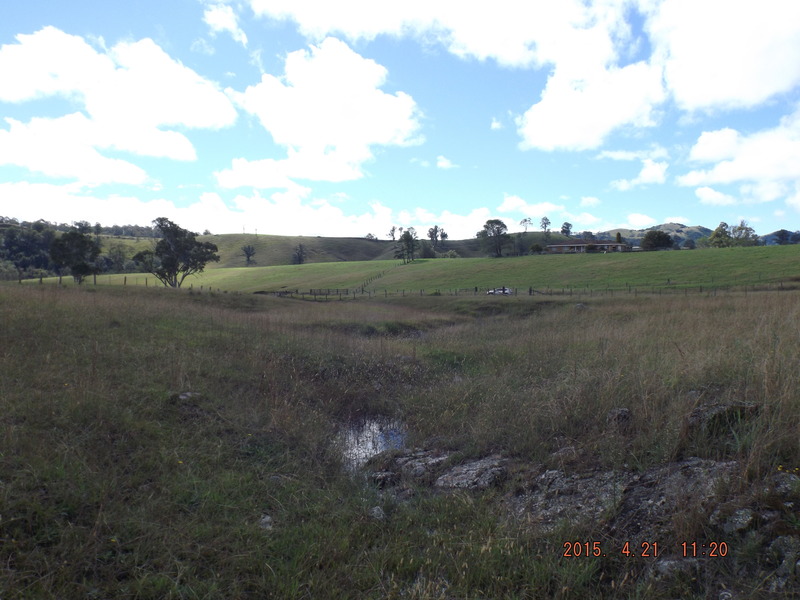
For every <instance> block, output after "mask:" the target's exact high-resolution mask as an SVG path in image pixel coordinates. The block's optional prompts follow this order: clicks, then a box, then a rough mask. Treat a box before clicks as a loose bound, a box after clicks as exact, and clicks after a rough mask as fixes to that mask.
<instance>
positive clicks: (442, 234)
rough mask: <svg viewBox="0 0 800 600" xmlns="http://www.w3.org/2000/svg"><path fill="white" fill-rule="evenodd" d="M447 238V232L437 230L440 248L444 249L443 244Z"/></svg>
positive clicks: (440, 229)
mask: <svg viewBox="0 0 800 600" xmlns="http://www.w3.org/2000/svg"><path fill="white" fill-rule="evenodd" d="M449 237H450V236H449V235H447V232H446V231H445V230H444V229H442V228H441V227H440V228H439V241H440V242H441V243H442V247H444V243H445V242H446V241H447V238H449Z"/></svg>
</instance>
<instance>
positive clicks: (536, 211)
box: [497, 194, 564, 219]
mask: <svg viewBox="0 0 800 600" xmlns="http://www.w3.org/2000/svg"><path fill="white" fill-rule="evenodd" d="M497 210H498V211H499V212H501V213H510V212H517V213H521V214H524V215H525V216H526V217H530V218H532V219H538V218H541V217H544V216H546V215H547V213H551V214H553V213H561V212H564V207H563V206H562V205H559V204H553V203H552V202H537V203H536V204H530V203H529V202H527V201H526V200H523V199H522V198H520V197H519V196H515V195H508V194H504V195H503V202H502V203H501V204H500V206H498V207H497Z"/></svg>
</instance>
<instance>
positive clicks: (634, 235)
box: [597, 223, 714, 245]
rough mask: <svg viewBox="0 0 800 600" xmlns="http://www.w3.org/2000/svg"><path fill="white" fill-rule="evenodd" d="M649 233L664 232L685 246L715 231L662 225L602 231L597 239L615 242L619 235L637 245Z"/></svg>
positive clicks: (681, 225)
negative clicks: (688, 241)
mask: <svg viewBox="0 0 800 600" xmlns="http://www.w3.org/2000/svg"><path fill="white" fill-rule="evenodd" d="M648 231H663V232H665V233H668V234H669V235H670V236H671V237H672V240H673V241H674V242H677V243H678V244H679V245H683V243H684V242H685V241H686V240H694V241H697V240H698V239H699V238H702V237H708V236H709V235H711V234H712V233H713V231H714V230H713V229H709V228H708V227H703V226H702V225H692V226H688V225H683V224H682V223H662V224H661V225H654V226H653V227H648V228H647V229H612V230H610V231H602V232H600V233H598V234H597V238H598V239H601V240H613V239H615V238H616V237H617V233H619V234H620V235H621V236H622V237H623V238H624V239H625V241H627V242H629V243H631V244H634V245H636V244H637V243H638V242H639V241H641V239H642V238H643V237H644V236H645V234H646V233H647V232H648Z"/></svg>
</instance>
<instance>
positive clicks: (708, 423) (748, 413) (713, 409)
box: [686, 402, 761, 433]
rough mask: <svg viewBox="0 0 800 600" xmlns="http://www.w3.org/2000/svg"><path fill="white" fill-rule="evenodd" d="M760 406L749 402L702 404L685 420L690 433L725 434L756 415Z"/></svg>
mask: <svg viewBox="0 0 800 600" xmlns="http://www.w3.org/2000/svg"><path fill="white" fill-rule="evenodd" d="M760 408H761V407H760V406H758V405H757V404H752V403H750V402H734V403H731V404H718V403H713V404H702V405H700V406H698V407H697V408H695V409H694V410H692V412H691V413H689V416H688V417H687V419H686V424H687V425H688V426H689V430H690V431H703V432H707V433H716V432H721V431H722V432H726V431H728V430H729V429H730V428H731V427H734V426H736V425H738V424H740V423H741V422H743V421H745V420H747V419H749V418H752V417H754V416H756V415H758V413H759V411H760Z"/></svg>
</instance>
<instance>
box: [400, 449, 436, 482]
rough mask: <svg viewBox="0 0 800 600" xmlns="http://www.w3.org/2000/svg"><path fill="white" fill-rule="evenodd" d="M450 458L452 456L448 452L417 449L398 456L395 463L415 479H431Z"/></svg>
mask: <svg viewBox="0 0 800 600" xmlns="http://www.w3.org/2000/svg"><path fill="white" fill-rule="evenodd" d="M448 458H450V453H448V452H437V451H434V450H416V451H413V452H411V453H410V454H404V455H401V456H398V457H397V458H395V459H394V463H395V464H396V465H397V467H398V468H399V469H400V471H401V472H402V473H403V474H404V475H408V476H410V477H413V478H415V479H429V478H432V477H433V475H434V472H435V471H436V470H437V469H438V468H439V467H441V464H442V463H443V462H444V461H446V460H447V459H448Z"/></svg>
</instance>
